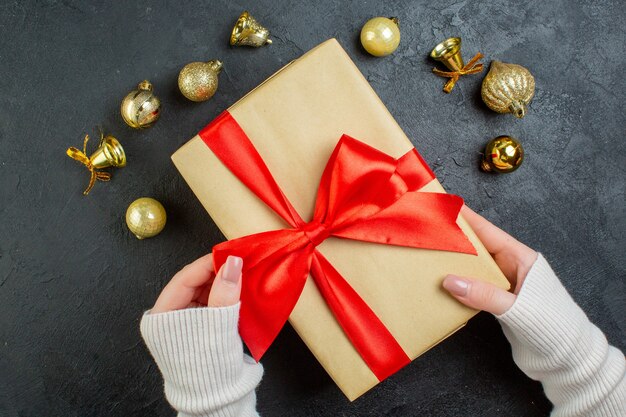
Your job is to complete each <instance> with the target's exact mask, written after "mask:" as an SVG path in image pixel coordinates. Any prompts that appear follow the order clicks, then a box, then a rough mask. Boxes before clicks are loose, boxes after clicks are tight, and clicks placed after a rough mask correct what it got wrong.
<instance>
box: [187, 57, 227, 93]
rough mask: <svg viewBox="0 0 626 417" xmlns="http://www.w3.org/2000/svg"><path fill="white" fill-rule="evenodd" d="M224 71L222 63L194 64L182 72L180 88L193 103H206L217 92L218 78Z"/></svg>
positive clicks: (216, 61)
mask: <svg viewBox="0 0 626 417" xmlns="http://www.w3.org/2000/svg"><path fill="white" fill-rule="evenodd" d="M221 70H222V62H221V61H218V60H213V61H209V62H192V63H191V64H187V65H185V66H184V67H183V69H182V70H180V74H178V88H179V89H180V92H181V93H183V95H184V96H185V97H187V98H188V99H189V100H191V101H206V100H208V99H210V98H211V97H213V94H215V92H216V91H217V84H218V80H217V76H218V75H219V73H220V71H221Z"/></svg>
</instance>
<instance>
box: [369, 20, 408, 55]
mask: <svg viewBox="0 0 626 417" xmlns="http://www.w3.org/2000/svg"><path fill="white" fill-rule="evenodd" d="M361 44H362V45H363V48H365V50H366V51H367V52H369V53H370V54H371V55H374V56H387V55H389V54H392V53H393V52H394V51H395V50H396V49H397V48H398V45H399V44H400V27H399V26H398V19H397V18H396V17H375V18H373V19H370V20H368V21H367V23H365V25H363V29H361Z"/></svg>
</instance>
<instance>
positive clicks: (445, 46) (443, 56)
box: [430, 38, 483, 93]
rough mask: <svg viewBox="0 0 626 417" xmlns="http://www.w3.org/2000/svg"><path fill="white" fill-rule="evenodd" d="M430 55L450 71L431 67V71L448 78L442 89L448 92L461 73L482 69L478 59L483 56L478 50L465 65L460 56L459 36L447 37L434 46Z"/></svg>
mask: <svg viewBox="0 0 626 417" xmlns="http://www.w3.org/2000/svg"><path fill="white" fill-rule="evenodd" d="M430 57H431V58H432V59H434V60H436V61H439V62H441V63H443V64H444V65H445V66H446V67H447V68H448V69H449V70H450V71H442V70H440V69H437V68H433V72H434V73H435V74H436V75H439V76H440V77H447V78H450V79H449V80H448V82H446V84H445V85H444V86H443V91H445V92H446V93H449V92H450V91H452V89H453V88H454V85H455V84H456V82H457V81H458V80H459V78H460V77H461V76H462V75H468V74H475V73H477V72H481V71H482V70H483V64H479V63H478V61H479V60H481V59H482V58H483V54H481V53H480V52H479V53H477V54H476V55H474V58H472V59H471V60H470V61H469V62H468V63H467V65H465V64H464V63H463V57H462V56H461V38H449V39H446V40H445V41H443V42H441V43H440V44H439V45H437V46H435V47H434V48H433V50H432V51H431V52H430Z"/></svg>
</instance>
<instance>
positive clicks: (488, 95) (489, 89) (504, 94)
mask: <svg viewBox="0 0 626 417" xmlns="http://www.w3.org/2000/svg"><path fill="white" fill-rule="evenodd" d="M480 92H481V95H482V98H483V101H484V102H485V104H486V105H487V107H489V108H490V109H491V110H493V111H495V112H498V113H513V115H514V116H515V117H517V118H519V119H521V118H522V117H524V116H525V115H526V110H527V106H528V104H529V103H530V101H531V100H532V98H533V96H534V95H535V78H534V77H533V76H532V74H531V73H530V71H528V70H527V69H526V68H524V67H522V66H521V65H516V64H505V63H504V62H500V61H492V62H491V68H490V69H489V72H488V73H487V76H485V79H484V80H483V86H482V88H481V91H480Z"/></svg>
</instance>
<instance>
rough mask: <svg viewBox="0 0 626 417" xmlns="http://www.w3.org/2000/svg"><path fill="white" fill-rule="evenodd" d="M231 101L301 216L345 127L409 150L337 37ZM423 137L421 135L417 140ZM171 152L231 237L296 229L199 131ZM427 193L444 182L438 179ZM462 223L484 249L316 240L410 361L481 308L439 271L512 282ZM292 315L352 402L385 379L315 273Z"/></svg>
mask: <svg viewBox="0 0 626 417" xmlns="http://www.w3.org/2000/svg"><path fill="white" fill-rule="evenodd" d="M228 111H229V112H230V114H231V115H232V116H233V118H234V119H235V120H236V121H237V123H238V124H239V125H240V126H241V128H242V129H243V130H244V132H245V133H246V135H247V136H248V137H249V138H250V140H251V141H252V143H253V144H254V146H255V147H256V149H257V150H258V152H259V153H260V155H261V157H262V158H263V160H264V161H265V163H266V164H267V166H268V168H269V170H270V171H271V173H272V175H273V177H274V178H275V179H276V182H277V183H278V184H279V186H280V187H281V189H282V190H283V192H284V193H285V195H286V196H287V198H288V199H289V201H291V203H292V204H293V206H294V207H295V209H296V210H297V211H298V212H299V213H300V215H301V217H302V218H303V219H304V220H305V221H307V220H308V219H310V218H311V217H312V215H313V208H314V203H315V197H316V193H317V188H318V185H319V181H320V177H321V175H322V172H323V170H324V168H325V166H326V163H327V160H328V157H329V156H330V154H331V153H332V151H333V149H334V148H335V146H336V144H337V141H338V140H339V138H340V137H341V135H342V134H344V133H345V134H347V135H350V136H352V137H354V138H356V139H358V140H360V141H362V142H365V143H367V144H369V145H371V146H373V147H374V148H376V149H378V150H380V151H382V152H385V153H387V154H389V155H391V156H393V157H394V158H397V157H399V156H401V155H403V154H405V153H406V152H407V151H409V150H411V149H412V148H413V145H412V144H411V142H410V140H409V139H408V138H407V137H406V135H405V134H404V132H403V131H402V129H401V128H400V127H399V126H398V124H397V123H396V122H395V120H394V119H393V117H392V116H391V114H390V113H389V112H388V111H387V109H386V107H385V105H384V104H383V103H382V102H381V101H380V99H379V98H378V96H377V95H376V93H375V92H374V90H373V89H372V88H371V86H370V85H369V84H368V82H367V81H366V80H365V78H364V77H363V75H362V74H361V73H360V72H359V70H358V69H357V67H356V66H355V65H354V63H353V62H352V60H350V58H349V57H348V55H347V54H346V52H345V51H344V50H343V49H342V48H341V46H340V45H339V43H338V42H337V41H336V40H335V39H331V40H328V41H326V42H324V43H322V44H321V45H319V46H317V47H316V48H314V49H312V50H311V51H309V52H308V53H306V54H305V55H303V56H302V57H301V58H299V59H297V60H295V61H293V62H291V63H290V64H288V65H287V66H285V67H284V68H283V69H281V70H280V71H278V72H277V73H276V74H274V75H273V76H272V77H270V78H269V79H268V80H266V81H265V82H264V83H262V84H261V85H260V86H258V87H257V88H255V89H254V90H253V91H252V92H250V93H248V94H247V95H246V96H244V97H243V98H242V99H241V100H239V101H238V102H237V103H235V104H234V105H232V106H231V107H230V108H229V109H228ZM417 142H418V145H419V138H418V139H417ZM172 160H173V161H174V164H175V165H176V167H177V168H178V170H179V171H180V173H181V174H182V175H183V177H184V178H185V180H186V181H187V183H188V184H189V186H190V187H191V189H192V190H193V192H194V193H195V195H196V196H197V197H198V198H199V199H200V201H201V203H202V204H203V206H204V207H205V209H206V210H207V211H208V212H209V214H210V215H211V217H212V218H213V220H214V222H215V224H216V225H217V226H218V227H219V229H220V230H221V231H222V233H223V234H224V235H225V236H226V238H228V239H234V238H238V237H241V236H245V235H249V234H253V233H259V232H264V231H268V230H276V229H283V228H285V227H288V226H287V225H286V223H285V222H284V221H283V220H282V219H280V218H279V217H278V215H276V214H275V213H274V212H273V211H272V210H271V209H270V208H269V207H267V206H266V205H265V204H264V203H263V202H262V201H260V200H259V199H258V198H257V197H256V196H255V195H254V194H253V193H252V192H251V191H250V190H249V189H248V188H247V187H246V186H245V185H244V184H243V183H241V182H240V181H239V180H238V179H237V178H236V177H235V176H234V175H233V174H232V173H231V172H230V171H229V170H228V169H227V168H226V167H225V166H224V165H223V164H222V163H221V162H220V161H219V160H218V159H217V157H216V156H215V155H214V154H213V153H212V151H211V150H210V149H209V148H208V146H207V145H206V144H205V143H204V142H203V141H202V139H201V138H200V137H199V136H195V137H193V138H192V139H191V140H190V141H189V142H188V143H186V144H185V145H184V146H183V147H181V148H180V149H179V150H178V151H176V153H174V155H173V156H172ZM420 191H429V192H445V191H444V189H443V188H442V186H441V185H440V184H439V182H438V181H437V180H433V181H431V182H430V183H429V184H427V185H426V186H425V187H423V188H422V189H421V190H420ZM457 223H458V225H459V226H460V227H461V229H462V230H463V232H464V233H465V234H466V235H467V236H468V238H469V239H470V241H471V242H472V244H473V245H474V247H475V248H476V250H477V252H478V256H475V255H469V254H463V253H456V252H446V251H437V250H428V249H415V248H407V247H400V246H391V245H383V244H377V243H368V242H361V241H354V240H348V239H339V238H333V237H330V238H328V239H326V240H325V241H324V242H323V243H321V244H320V245H319V246H318V247H317V249H318V250H320V252H322V254H323V255H324V256H325V257H326V258H327V259H328V260H329V261H330V262H331V263H332V265H333V266H334V267H335V268H336V269H337V270H338V271H339V273H340V274H341V275H342V276H343V277H344V278H345V279H346V281H348V283H349V284H350V285H351V286H352V287H353V288H354V289H355V290H356V292H357V293H358V294H359V295H360V296H361V298H363V299H364V300H365V302H366V303H367V304H368V305H369V306H370V308H372V310H373V311H374V313H375V314H376V315H377V316H378V317H379V318H380V319H381V320H382V322H383V323H384V324H385V326H386V327H387V328H388V329H389V331H390V332H391V333H392V335H393V336H394V337H395V339H396V340H397V341H398V342H399V344H400V346H401V347H402V349H403V350H404V351H405V352H406V354H407V355H408V356H409V357H410V358H411V359H415V358H416V357H417V356H419V355H421V354H422V353H424V352H425V351H427V350H428V349H430V348H431V347H433V346H434V345H436V344H437V343H439V342H440V341H442V340H443V339H445V338H446V337H447V336H449V335H450V334H451V333H453V332H455V331H456V330H458V329H459V328H460V327H462V326H463V325H464V324H465V323H466V322H467V320H468V319H470V318H471V317H472V316H473V315H474V314H476V311H474V310H470V309H468V308H466V307H464V306H462V305H461V304H459V303H458V302H457V301H456V300H454V299H453V298H452V297H450V296H449V295H448V294H447V293H446V292H445V291H444V290H442V288H441V281H442V280H443V278H444V277H445V276H446V275H447V274H457V275H461V276H470V277H477V278H481V279H484V280H485V281H488V282H492V283H494V284H496V285H498V286H500V287H502V288H508V287H509V283H508V281H507V280H506V278H505V277H504V275H503V274H502V272H501V271H500V270H499V269H498V267H497V265H496V264H495V262H494V261H493V259H492V258H491V256H490V255H489V253H488V252H487V250H486V249H485V248H484V246H483V245H482V243H481V242H480V241H479V240H478V238H477V237H476V235H475V234H474V232H473V231H472V229H471V228H470V227H469V225H468V224H467V223H466V221H465V220H464V219H463V218H462V217H461V216H459V218H458V221H457ZM276 302H280V300H276ZM289 321H290V323H291V325H292V326H293V327H294V329H295V330H296V331H297V333H298V334H299V335H300V337H301V338H302V339H303V341H304V342H305V343H306V345H307V346H308V347H309V349H310V350H311V352H312V353H313V354H314V355H315V357H316V358H317V359H318V360H319V362H320V363H321V364H322V366H323V367H324V368H325V369H326V371H327V372H328V373H329V374H330V376H331V377H332V379H333V380H334V381H335V382H336V383H337V385H338V386H339V387H340V389H341V390H342V391H343V392H344V394H345V395H346V396H347V397H348V398H349V399H350V400H354V399H356V398H357V397H359V396H360V395H362V394H363V393H364V392H366V391H367V390H369V389H370V388H372V387H373V386H375V385H376V384H378V382H379V381H378V379H377V378H376V376H375V375H374V374H373V373H372V371H371V370H370V369H369V368H368V367H367V365H366V364H365V362H364V361H363V359H362V358H361V357H360V355H359V354H358V353H357V351H356V350H355V349H354V347H353V346H352V344H351V343H350V341H349V340H348V338H347V337H346V335H345V334H344V333H343V330H342V329H341V327H340V326H339V325H338V323H337V322H336V320H335V318H334V317H333V315H332V313H331V312H330V310H329V308H328V307H327V305H326V303H325V301H324V299H323V298H322V297H321V295H320V294H319V292H318V290H317V288H316V286H315V284H314V283H313V281H312V279H311V277H309V278H308V280H307V283H306V285H305V287H304V290H303V292H302V294H301V296H300V299H299V300H298V303H297V304H296V306H295V308H294V310H293V312H292V313H291V316H290V317H289Z"/></svg>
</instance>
